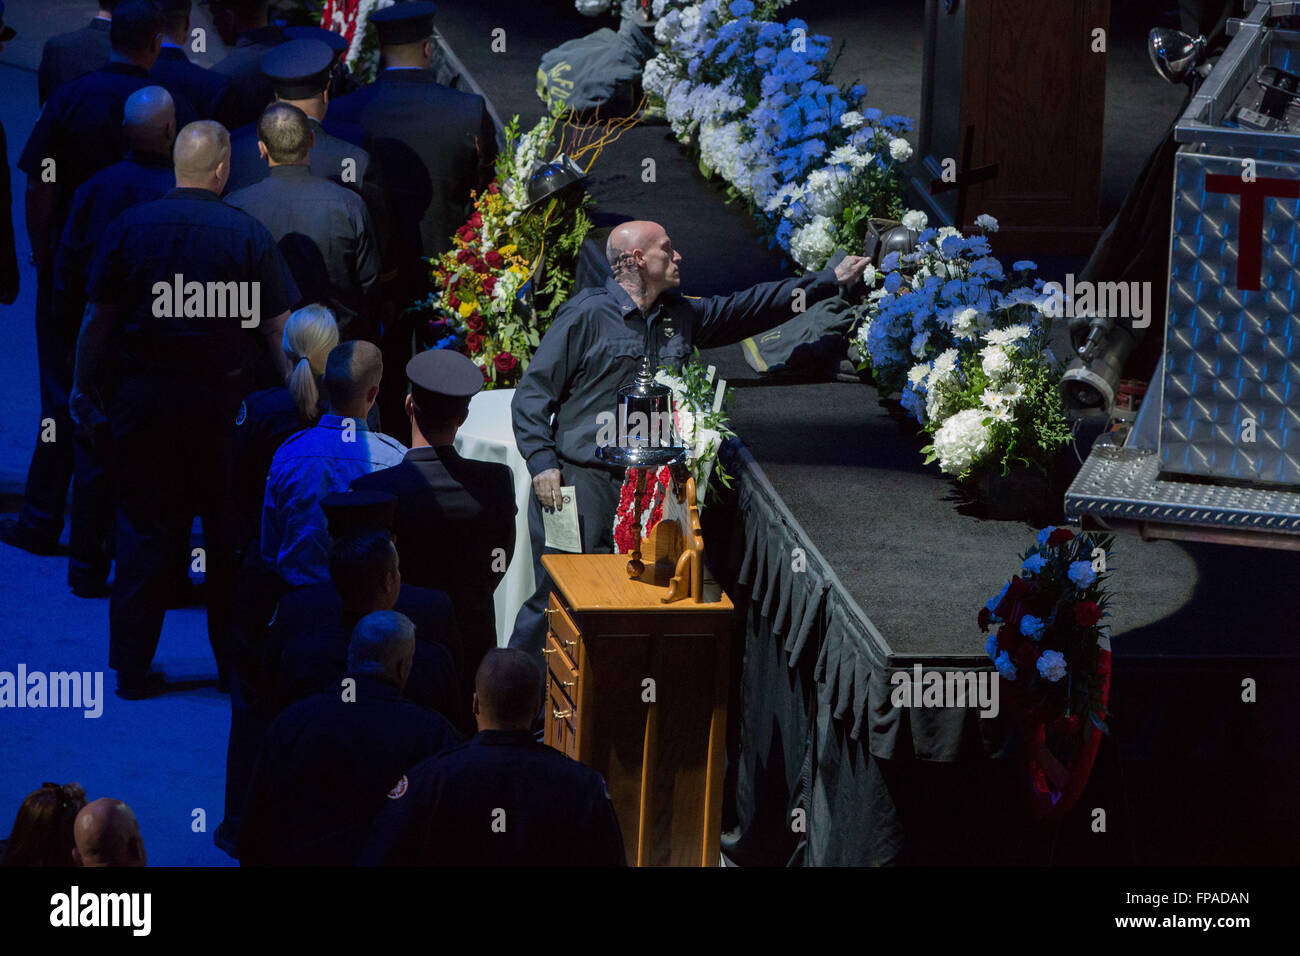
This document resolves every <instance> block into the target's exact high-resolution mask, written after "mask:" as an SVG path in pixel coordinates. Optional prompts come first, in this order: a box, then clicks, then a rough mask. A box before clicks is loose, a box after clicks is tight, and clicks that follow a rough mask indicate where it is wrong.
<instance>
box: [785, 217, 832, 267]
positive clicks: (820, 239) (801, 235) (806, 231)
mask: <svg viewBox="0 0 1300 956" xmlns="http://www.w3.org/2000/svg"><path fill="white" fill-rule="evenodd" d="M834 251H835V223H834V221H832V220H831V219H830V218H828V217H826V216H814V217H813V219H812V221H811V222H809V223H808V224H806V225H803V226H799V227H798V228H797V229H795V230H794V231H793V232H792V233H791V234H790V255H791V256H793V257H794V261H795V262H797V263H799V265H801V266H803V267H804V268H805V269H810V270H811V269H820V268H821V267H822V266H823V265H825V264H826V260H827V259H829V258H830V255H831V253H832V252H834Z"/></svg>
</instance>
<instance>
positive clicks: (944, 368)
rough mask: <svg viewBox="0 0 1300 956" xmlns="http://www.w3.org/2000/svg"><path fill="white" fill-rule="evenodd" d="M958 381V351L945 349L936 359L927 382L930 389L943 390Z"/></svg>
mask: <svg viewBox="0 0 1300 956" xmlns="http://www.w3.org/2000/svg"><path fill="white" fill-rule="evenodd" d="M956 381H957V350H956V349H944V350H943V351H942V352H940V353H939V354H938V355H937V356H935V359H934V365H933V367H932V368H931V369H930V377H929V379H927V380H926V383H925V384H926V387H927V388H929V389H932V390H933V389H941V388H943V387H944V386H945V385H948V384H950V383H954V382H956Z"/></svg>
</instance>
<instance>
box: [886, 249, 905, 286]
mask: <svg viewBox="0 0 1300 956" xmlns="http://www.w3.org/2000/svg"><path fill="white" fill-rule="evenodd" d="M890 255H896V253H892V252H891V253H890ZM902 284H903V277H902V276H901V275H899V274H898V273H897V272H891V273H890V274H889V275H887V276H885V291H886V292H888V293H889V294H890V295H893V294H894V293H895V292H897V291H898V287H899V286H901V285H902Z"/></svg>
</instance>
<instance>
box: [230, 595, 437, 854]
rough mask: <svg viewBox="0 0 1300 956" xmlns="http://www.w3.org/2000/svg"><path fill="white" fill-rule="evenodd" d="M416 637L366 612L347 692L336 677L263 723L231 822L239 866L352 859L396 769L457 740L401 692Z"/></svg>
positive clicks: (384, 615) (391, 614) (409, 627)
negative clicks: (235, 825)
mask: <svg viewBox="0 0 1300 956" xmlns="http://www.w3.org/2000/svg"><path fill="white" fill-rule="evenodd" d="M415 644H416V640H415V626H414V625H413V624H412V623H411V620H410V619H409V618H407V617H406V616H405V615H403V614H399V613H397V612H395V611H376V612H374V613H372V614H368V615H366V616H365V617H363V618H362V619H361V620H360V621H359V622H358V623H357V625H356V628H355V629H354V630H353V632H352V638H351V641H350V642H349V644H348V651H347V656H348V667H347V675H348V678H350V680H351V689H350V690H348V689H346V688H344V687H343V686H342V683H343V682H340V684H337V685H335V686H334V687H332V688H331V689H330V690H328V691H325V692H324V693H322V694H319V695H317V696H314V697H308V698H306V699H304V700H301V701H299V702H297V703H296V704H293V705H291V706H290V707H288V708H287V709H286V710H285V711H284V712H283V713H282V714H280V716H279V717H277V718H276V719H275V721H274V722H273V723H272V724H271V727H270V729H269V730H268V732H267V734H266V739H265V742H264V743H263V745H262V751H261V754H260V756H259V757H258V760H257V767H256V769H255V770H254V772H253V780H252V784H251V785H250V787H249V790H248V800H247V803H246V805H245V808H244V815H243V822H242V824H241V826H240V829H239V859H240V862H241V863H242V864H243V865H244V866H268V865H269V866H277V865H278V866H291V865H298V866H350V865H351V864H352V863H353V862H354V861H355V860H356V858H357V855H358V853H359V852H360V850H361V848H362V846H363V845H364V841H365V839H366V835H367V832H368V830H369V826H370V822H371V820H373V819H374V816H375V814H376V813H377V812H379V810H380V809H381V808H382V807H383V806H384V804H385V803H387V802H388V801H387V800H386V799H385V795H386V794H388V793H389V792H390V790H391V788H392V786H393V783H394V781H396V780H397V779H398V778H399V777H400V776H401V774H402V772H403V771H404V770H405V769H406V768H408V767H410V766H411V765H412V764H414V763H416V762H418V761H420V760H422V759H424V758H425V757H428V756H431V755H433V754H437V753H441V752H443V751H444V750H447V749H448V748H450V747H454V746H456V745H457V744H459V743H460V740H461V737H460V735H459V734H458V733H456V730H455V729H454V728H453V727H452V726H451V724H450V723H449V722H448V721H447V720H446V719H445V718H444V717H443V716H442V715H441V714H439V713H438V712H437V711H436V710H432V709H430V708H427V707H422V706H420V705H419V704H416V703H414V702H412V701H410V700H407V699H405V698H404V697H403V696H402V688H403V687H404V686H405V685H406V682H407V678H408V676H409V674H410V672H411V667H412V666H413V665H412V662H413V659H414V653H415Z"/></svg>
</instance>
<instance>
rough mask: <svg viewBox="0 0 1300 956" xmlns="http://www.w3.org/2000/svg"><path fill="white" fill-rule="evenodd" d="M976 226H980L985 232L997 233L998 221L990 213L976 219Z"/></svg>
mask: <svg viewBox="0 0 1300 956" xmlns="http://www.w3.org/2000/svg"><path fill="white" fill-rule="evenodd" d="M975 225H977V226H979V227H980V228H981V229H983V230H984V231H985V232H997V231H998V221H997V220H996V219H994V218H993V217H992V216H990V215H989V214H988V213H986V212H985V213H980V214H979V215H978V216H976V217H975Z"/></svg>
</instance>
